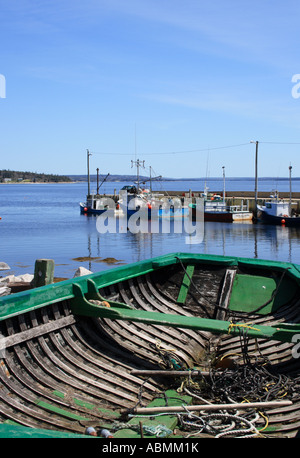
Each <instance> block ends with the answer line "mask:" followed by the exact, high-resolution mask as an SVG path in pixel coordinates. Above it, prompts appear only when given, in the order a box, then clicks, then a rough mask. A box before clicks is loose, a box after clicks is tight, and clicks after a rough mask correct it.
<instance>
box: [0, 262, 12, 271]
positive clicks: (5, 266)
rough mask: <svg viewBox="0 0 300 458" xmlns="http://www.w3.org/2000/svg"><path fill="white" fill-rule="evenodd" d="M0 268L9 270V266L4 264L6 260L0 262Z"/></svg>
mask: <svg viewBox="0 0 300 458" xmlns="http://www.w3.org/2000/svg"><path fill="white" fill-rule="evenodd" d="M0 270H10V267H9V266H8V265H7V264H6V262H0Z"/></svg>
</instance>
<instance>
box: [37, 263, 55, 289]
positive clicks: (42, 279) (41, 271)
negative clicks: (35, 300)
mask: <svg viewBox="0 0 300 458" xmlns="http://www.w3.org/2000/svg"><path fill="white" fill-rule="evenodd" d="M53 280H54V261H53V259H37V260H36V261H35V268H34V279H33V284H34V287H35V288H37V287H39V286H45V285H50V284H51V283H53Z"/></svg>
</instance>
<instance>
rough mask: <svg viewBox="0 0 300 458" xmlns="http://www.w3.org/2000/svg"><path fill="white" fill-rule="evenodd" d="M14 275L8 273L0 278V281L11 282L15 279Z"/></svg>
mask: <svg viewBox="0 0 300 458" xmlns="http://www.w3.org/2000/svg"><path fill="white" fill-rule="evenodd" d="M15 278H16V277H15V276H14V275H8V276H7V277H3V278H0V282H1V283H11V282H14V281H15Z"/></svg>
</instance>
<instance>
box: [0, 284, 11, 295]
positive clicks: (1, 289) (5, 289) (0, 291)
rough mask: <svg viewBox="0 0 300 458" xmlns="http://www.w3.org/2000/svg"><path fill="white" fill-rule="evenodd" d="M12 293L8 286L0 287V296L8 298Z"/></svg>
mask: <svg viewBox="0 0 300 458" xmlns="http://www.w3.org/2000/svg"><path fill="white" fill-rule="evenodd" d="M10 292H11V289H10V288H9V287H8V286H1V287H0V296H8V295H9V294H10Z"/></svg>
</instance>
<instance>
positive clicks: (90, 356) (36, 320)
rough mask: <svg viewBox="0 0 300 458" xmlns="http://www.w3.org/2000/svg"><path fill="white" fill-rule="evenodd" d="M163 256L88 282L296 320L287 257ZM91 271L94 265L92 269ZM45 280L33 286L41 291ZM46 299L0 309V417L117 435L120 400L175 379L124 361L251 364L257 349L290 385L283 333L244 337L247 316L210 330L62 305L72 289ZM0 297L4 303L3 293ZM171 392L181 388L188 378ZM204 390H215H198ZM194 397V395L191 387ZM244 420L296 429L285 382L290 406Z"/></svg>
mask: <svg viewBox="0 0 300 458" xmlns="http://www.w3.org/2000/svg"><path fill="white" fill-rule="evenodd" d="M168 259H169V260H168V261H167V262H160V261H159V260H158V261H157V260H156V261H154V262H152V263H150V262H148V263H142V264H141V265H140V266H139V265H137V266H136V267H134V268H129V267H127V266H123V267H121V268H120V267H119V268H116V269H112V271H114V272H116V273H117V275H116V276H115V277H114V276H113V273H112V271H111V272H110V273H109V275H110V277H109V278H110V279H112V278H114V280H113V281H110V280H108V279H107V278H108V277H107V276H106V277H105V275H104V277H103V278H106V280H105V281H103V282H102V283H103V284H101V282H99V283H98V287H99V292H100V293H101V295H102V296H103V297H104V298H105V300H106V301H108V302H109V301H119V302H121V303H124V304H128V305H130V306H131V307H133V308H134V309H136V310H143V311H155V312H160V313H162V314H164V313H168V314H177V315H180V316H195V317H203V318H209V319H214V320H227V321H230V322H232V323H235V322H236V321H237V320H238V321H239V322H241V321H242V322H245V323H249V322H251V326H255V324H258V323H260V324H268V325H273V324H274V323H278V322H282V321H288V322H293V323H299V322H300V308H299V305H300V295H299V291H300V289H299V288H300V284H299V278H296V277H295V278H294V277H293V275H291V273H290V269H288V267H287V268H279V267H278V266H277V265H275V263H273V264H272V263H270V264H266V263H263V262H262V263H261V264H259V263H258V264H257V263H255V262H253V261H249V262H246V261H245V262H243V261H241V260H235V259H233V258H230V259H226V258H221V257H215V258H214V257H207V258H206V257H205V256H203V257H201V256H199V257H197V256H194V257H192V259H190V258H188V256H186V257H185V256H174V257H173V258H172V262H171V261H170V259H171V258H168ZM149 266H151V268H150V267H149ZM189 266H192V268H191V270H189V268H190V267H189ZM130 269H131V270H130ZM129 270H130V273H129V274H128V275H127V274H126V272H129ZM107 275H108V274H107ZM98 277H99V278H101V274H98V276H96V277H95V276H94V277H93V278H98ZM185 282H187V285H186V284H185ZM62 283H65V282H62ZM69 283H70V282H69ZM69 283H68V284H69ZM50 288H51V286H50V287H45V296H46V295H47V294H46V292H47V291H49V290H50ZM247 288H248V289H247ZM41 290H42V291H43V289H42V288H41ZM31 294H32V293H31V292H30V291H27V292H26V293H18V294H16V295H15V296H17V297H20V298H22V304H25V303H26V301H27V303H29V302H30V297H31ZM50 302H51V303H45V304H44V305H42V306H40V307H31V308H29V309H25V307H24V309H23V311H22V310H19V311H18V312H15V313H13V314H11V315H9V314H8V313H7V312H5V314H4V313H3V316H2V319H1V321H0V330H1V335H2V340H3V342H4V344H3V347H4V348H2V350H1V356H2V358H1V361H0V365H1V368H0V379H1V380H0V384H1V385H0V386H1V390H0V422H1V423H2V424H4V425H7V424H8V425H15V426H18V425H19V426H25V427H29V428H31V429H30V431H35V430H47V431H50V432H53V434H54V433H56V432H57V433H59V432H61V433H65V434H76V435H77V434H78V435H81V434H84V433H85V430H86V428H87V427H88V426H89V425H92V426H95V427H103V428H104V427H105V428H107V429H109V428H111V429H114V434H115V436H116V437H117V436H118V428H116V427H115V425H116V424H118V423H121V422H123V423H124V421H128V417H127V419H126V420H124V411H125V412H126V411H127V412H130V411H131V409H134V408H135V407H136V406H147V405H148V404H150V403H151V402H153V400H155V399H156V398H163V396H164V394H163V393H165V392H166V391H167V390H169V389H171V388H172V389H175V390H177V389H178V388H179V387H180V386H181V384H182V381H183V380H184V379H182V378H180V377H177V378H176V377H173V378H168V377H164V376H162V375H161V374H160V375H155V373H154V375H153V372H152V375H151V376H147V377H145V376H143V375H135V373H134V371H135V370H140V371H149V370H150V371H157V370H173V371H174V370H181V371H188V370H193V369H195V368H196V369H201V370H203V371H210V370H212V368H215V367H216V365H217V363H219V362H220V361H222V362H223V363H224V361H227V364H229V366H230V365H235V366H236V365H241V366H244V365H245V361H246V362H247V363H248V364H250V365H253V364H256V363H257V361H262V360H263V362H264V363H263V364H264V365H267V367H269V368H271V369H270V370H271V372H272V373H273V372H275V373H276V374H279V375H280V377H281V378H282V379H283V378H286V377H288V378H289V380H291V382H290V383H291V384H293V386H295V387H297V380H298V379H297V378H298V377H299V375H300V372H299V371H300V361H299V358H297V357H295V354H294V355H293V352H292V351H293V348H294V347H295V344H294V343H287V342H280V341H275V340H267V339H260V338H249V337H248V336H247V328H245V329H244V331H243V332H242V333H241V334H240V335H238V336H237V335H230V334H224V335H223V334H222V335H215V334H214V333H211V332H207V331H201V330H193V329H184V328H174V327H169V326H168V325H156V324H147V323H135V322H129V321H126V320H124V321H121V320H115V319H110V318H97V317H84V316H79V315H76V314H74V313H73V311H72V299H63V300H60V298H59V296H58V297H57V300H56V301H53V300H51V301H50ZM264 304H265V305H264ZM1 307H2V308H5V300H4V299H3V298H2V302H1V304H0V308H1ZM258 309H259V310H258ZM228 355H229V356H228ZM220 370H221V369H220ZM183 394H188V395H189V396H190V395H191V390H187V391H186V392H183ZM178 397H180V393H179V392H178ZM286 397H288V394H286V393H285V392H281V393H280V394H279V398H280V399H284V398H286ZM270 399H271V397H270ZM249 401H251V400H249ZM207 402H215V400H213V399H211V398H207ZM195 403H196V404H197V403H199V400H197V399H196V400H195V399H194V400H193V404H195ZM120 412H122V414H121V413H120ZM266 418H267V426H266ZM161 421H162V420H161ZM11 427H12V426H11ZM256 428H257V430H262V431H261V435H263V436H264V437H295V436H297V434H298V431H299V428H300V398H299V399H298V396H297V389H296V388H295V389H294V391H293V399H292V404H291V405H290V406H285V407H278V408H275V409H270V410H268V409H266V410H264V411H263V413H262V414H261V415H260V416H259V418H258V420H257V424H256ZM11 434H13V433H11ZM183 434H184V433H183ZM207 435H208V436H210V437H213V436H214V435H213V434H209V433H207Z"/></svg>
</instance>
